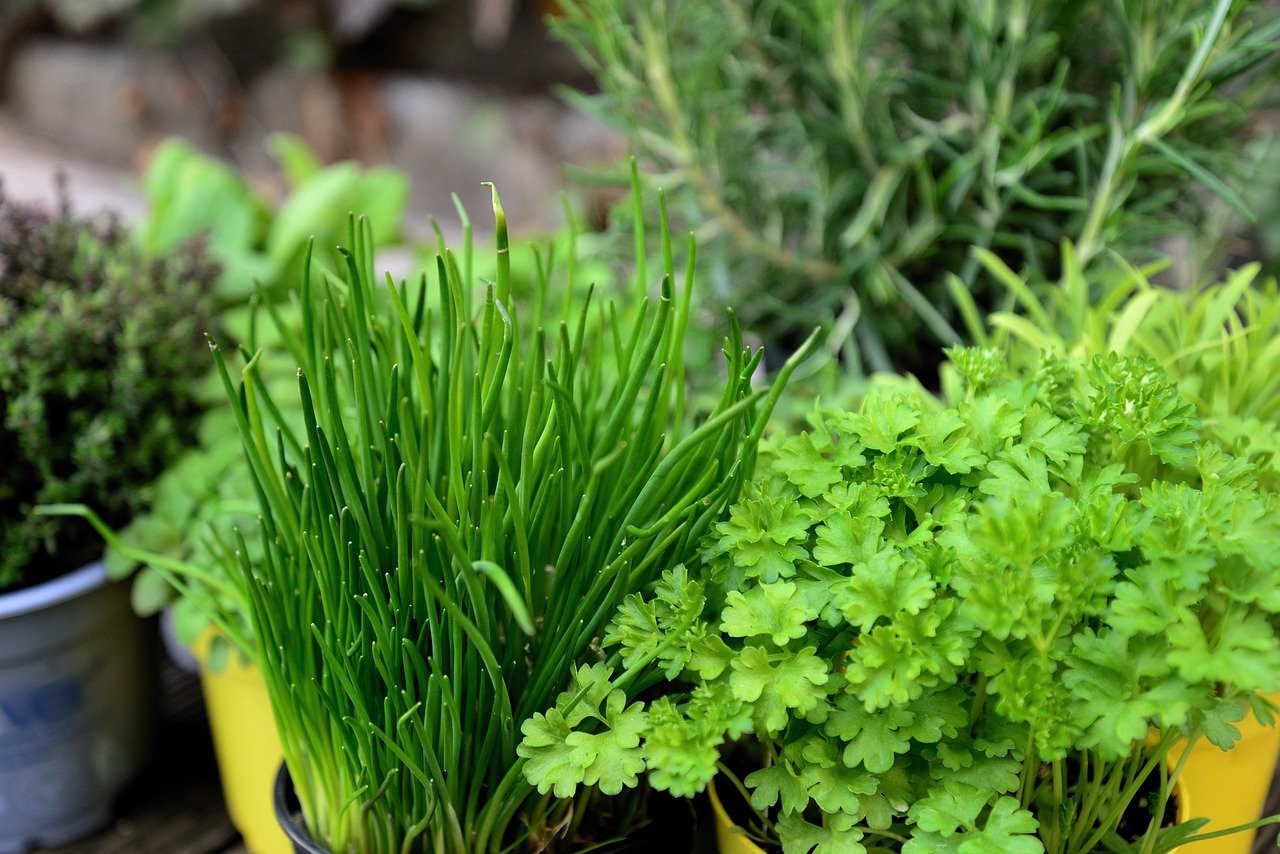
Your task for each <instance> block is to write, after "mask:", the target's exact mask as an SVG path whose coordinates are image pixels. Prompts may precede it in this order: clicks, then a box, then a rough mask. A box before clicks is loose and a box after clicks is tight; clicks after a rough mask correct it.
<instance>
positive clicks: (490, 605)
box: [214, 192, 812, 854]
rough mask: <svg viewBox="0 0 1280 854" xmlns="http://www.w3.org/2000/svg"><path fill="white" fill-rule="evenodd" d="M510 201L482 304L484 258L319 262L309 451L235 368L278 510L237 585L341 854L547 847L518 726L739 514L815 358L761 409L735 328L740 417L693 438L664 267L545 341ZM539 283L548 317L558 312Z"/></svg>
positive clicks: (252, 442)
mask: <svg viewBox="0 0 1280 854" xmlns="http://www.w3.org/2000/svg"><path fill="white" fill-rule="evenodd" d="M493 204H494V214H495V217H496V221H497V247H496V249H497V252H498V264H497V267H496V269H497V276H496V281H495V282H492V283H488V284H486V286H484V287H483V288H481V289H474V290H473V288H472V287H471V282H469V281H467V278H468V276H467V275H465V274H463V273H462V272H460V269H468V268H469V267H470V264H469V259H470V247H469V246H468V247H467V249H466V252H465V254H464V255H463V263H462V267H461V268H460V265H459V260H458V258H457V257H456V256H455V255H454V254H453V253H452V252H450V251H448V250H443V251H442V252H441V253H440V254H439V256H438V257H437V259H436V270H435V275H434V277H433V280H432V281H431V282H428V279H427V278H426V277H424V278H423V280H422V282H421V284H420V286H418V287H413V286H409V285H406V284H403V283H401V284H399V285H397V284H395V283H393V282H392V281H391V280H390V278H389V277H388V278H387V279H386V280H385V281H382V282H380V281H379V280H378V279H377V278H376V277H375V275H374V267H373V263H374V261H373V257H372V251H371V245H372V243H371V238H370V231H369V227H368V225H367V223H365V222H363V221H361V222H358V223H353V226H352V229H351V248H350V249H349V250H342V257H343V258H344V260H345V269H344V270H342V271H341V272H340V273H339V274H338V275H330V274H324V275H321V274H319V273H313V272H312V270H313V268H312V265H311V264H310V263H309V262H308V264H307V265H306V273H304V276H303V280H302V286H301V292H300V294H299V302H300V305H301V311H302V329H301V334H297V333H293V332H290V330H289V329H287V328H284V327H283V325H282V327H281V333H282V335H284V336H285V337H286V340H287V341H288V344H289V347H290V350H291V352H292V353H293V355H294V357H295V358H296V361H297V365H298V384H297V393H298V396H299V402H300V403H301V408H302V412H303V415H304V419H303V421H304V424H305V428H304V429H303V431H302V432H301V433H293V432H290V431H289V430H288V429H287V428H282V427H277V428H276V429H272V427H271V426H270V425H280V424H282V423H283V422H282V421H281V420H280V419H276V418H273V417H272V416H271V413H272V412H274V411H276V410H278V408H279V405H278V402H276V401H273V400H272V399H271V395H270V394H269V392H268V378H267V377H265V376H263V371H262V370H261V369H260V368H259V365H258V363H257V361H256V360H255V359H253V358H250V359H249V360H248V362H247V364H246V366H245V368H244V371H243V374H242V376H241V378H240V380H239V381H238V382H237V381H236V380H235V379H233V377H232V375H231V372H230V371H229V370H228V368H227V365H226V362H225V360H224V358H223V356H222V354H221V353H220V352H218V351H217V348H216V347H215V348H214V350H215V357H216V360H217V364H218V367H219V370H220V372H221V375H222V379H223V382H224V384H225V386H226V390H227V393H228V395H229V397H230V399H231V400H232V402H233V404H234V409H235V413H236V419H237V423H238V425H239V431H240V435H241V438H242V440H243V444H244V450H245V452H246V455H247V458H248V461H249V465H250V467H251V468H252V471H253V477H254V481H255V484H256V489H257V492H258V496H259V499H260V503H261V507H262V517H261V520H260V526H261V533H262V540H263V542H264V544H265V549H264V556H263V559H262V560H261V562H259V563H250V562H249V560H248V559H247V558H246V557H244V556H243V555H242V556H241V558H240V561H239V572H238V574H237V577H236V579H235V585H236V586H237V587H238V588H241V593H242V595H243V599H244V601H245V603H246V608H247V611H248V615H249V624H250V627H251V630H252V633H253V636H254V638H255V646H256V652H257V654H258V656H259V663H260V665H261V666H262V669H263V673H264V676H265V677H266V682H267V688H268V693H269V694H270V697H271V703H272V707H273V709H274V712H275V716H276V722H277V725H278V728H279V731H280V735H281V740H282V742H283V745H284V753H285V759H286V763H287V765H288V767H289V771H290V774H291V776H292V779H293V784H294V787H295V789H296V792H297V795H298V799H299V801H300V803H301V807H302V812H303V816H304V819H305V823H306V826H307V828H308V829H309V831H310V832H311V834H312V835H313V836H314V838H315V839H316V840H317V841H318V842H320V843H321V844H323V845H325V846H327V847H328V848H330V849H331V850H332V851H334V852H410V851H432V852H458V854H462V852H468V854H472V853H473V852H499V851H510V850H521V849H522V848H527V847H532V846H533V845H534V841H535V840H536V843H537V844H538V845H547V844H548V843H549V842H550V843H551V844H554V841H555V840H554V837H555V836H556V831H555V828H557V827H560V826H561V825H562V824H563V825H567V824H568V822H564V821H563V819H564V818H565V817H566V816H567V815H569V812H570V809H571V808H572V804H571V803H570V802H563V803H561V802H552V803H550V804H548V803H547V802H546V799H545V798H539V797H538V796H537V794H536V792H535V791H534V790H533V789H532V787H531V786H530V785H529V784H528V783H527V782H526V781H525V778H524V775H523V773H522V771H521V767H522V760H520V759H519V758H518V757H517V755H516V745H517V744H518V743H519V741H520V725H521V723H522V722H523V721H525V720H526V719H528V718H530V717H531V716H532V715H533V714H534V713H536V712H540V711H543V710H545V709H548V708H550V707H551V706H553V705H554V703H555V700H556V697H557V695H558V694H559V693H560V692H562V691H564V690H566V688H567V687H568V686H569V685H570V684H571V676H572V673H573V671H574V668H575V665H578V664H580V663H584V662H587V663H590V662H596V661H600V660H601V655H600V653H599V652H598V646H597V645H596V643H595V642H596V640H597V638H598V636H599V634H600V631H601V629H602V626H603V624H604V623H605V622H607V620H608V619H609V617H610V616H611V615H612V614H613V613H614V612H615V611H616V609H617V607H618V605H619V603H620V602H621V600H622V598H623V597H624V596H625V595H626V594H628V593H631V592H634V591H637V590H640V589H641V588H643V587H644V586H645V585H647V584H648V583H650V582H651V581H653V580H654V579H655V578H656V577H657V576H658V575H659V574H660V573H661V572H662V571H663V570H665V569H669V568H670V567H672V566H673V565H675V564H677V563H679V562H680V561H682V560H685V559H686V558H687V557H689V556H691V555H692V554H693V552H694V549H695V547H696V545H697V543H698V541H699V539H700V538H701V537H702V536H703V535H704V534H705V533H706V532H707V531H708V529H709V528H710V526H711V525H712V524H713V523H715V522H716V521H717V520H718V519H720V518H721V517H722V516H723V514H724V512H725V510H726V508H727V507H728V506H729V505H730V504H731V503H732V502H733V501H734V500H735V499H736V497H737V496H738V494H739V491H740V488H741V486H742V484H743V482H744V481H745V480H746V479H747V478H749V477H750V476H751V473H752V468H753V466H754V463H755V458H756V448H757V444H758V441H759V439H760V436H761V433H762V431H763V429H764V424H765V422H766V420H767V418H768V416H769V413H770V411H771V410H772V408H773V406H774V403H775V401H776V400H777V398H778V395H779V394H780V392H781V389H782V386H783V385H784V384H785V382H786V379H787V377H788V376H789V375H790V373H791V371H792V369H793V368H794V366H795V364H797V363H798V361H799V360H800V359H802V358H803V357H804V355H805V354H806V353H807V352H808V350H809V349H811V347H809V346H806V347H805V348H803V349H802V351H801V352H800V353H798V354H797V357H796V358H794V359H793V360H792V361H791V362H790V363H788V365H787V367H786V368H785V369H784V370H783V371H782V373H781V374H780V376H779V378H778V381H777V382H776V383H775V384H774V386H773V388H772V389H771V390H757V389H754V388H753V386H752V382H751V377H752V374H753V372H754V371H755V369H756V367H757V366H758V365H759V363H760V359H761V355H762V354H761V353H760V352H758V351H757V352H752V351H751V350H750V349H748V348H744V346H743V344H742V341H741V337H740V334H739V330H738V327H737V324H736V322H734V321H733V320H732V316H731V317H730V327H731V333H730V337H729V339H728V340H727V341H726V346H725V351H724V355H725V358H726V379H725V381H724V389H723V393H722V395H721V396H720V399H719V402H718V403H717V404H716V405H715V407H714V408H713V409H712V411H711V412H710V413H709V414H707V415H706V416H705V418H704V419H703V420H702V421H701V423H700V424H698V425H697V426H696V427H694V426H692V425H690V426H689V427H685V426H684V425H683V424H682V423H680V422H682V421H683V420H684V419H683V418H681V417H678V416H677V415H676V412H677V410H678V409H679V408H680V407H681V406H682V401H683V397H682V395H683V388H684V385H685V377H684V375H683V374H684V368H683V367H682V366H683V365H684V361H683V359H682V348H683V343H684V342H683V341H682V335H683V330H684V329H685V328H686V326H687V316H686V315H687V313H688V311H689V306H690V301H689V300H688V299H686V298H682V294H681V295H678V294H677V291H678V290H679V289H678V288H677V287H676V284H675V281H674V280H675V273H674V270H673V267H672V264H671V261H670V258H671V253H670V252H669V251H668V252H664V258H666V259H667V262H666V264H665V270H664V271H663V272H664V275H663V277H662V280H661V288H660V291H659V292H658V293H657V294H656V295H655V296H654V298H644V299H639V300H638V302H637V304H636V305H634V306H627V307H623V308H618V307H615V306H614V305H612V304H609V305H593V304H592V303H593V300H591V299H590V298H587V299H586V300H584V301H582V304H581V305H578V306H576V307H575V308H576V310H575V311H574V312H573V313H572V314H568V313H566V314H565V315H564V317H566V318H567V320H562V319H559V317H558V318H557V319H556V320H555V321H554V322H549V324H548V325H546V326H544V325H543V320H544V318H543V317H541V316H540V309H539V308H535V309H534V310H532V311H531V314H530V316H529V317H527V318H526V317H523V316H520V311H519V307H518V306H517V305H515V304H514V302H513V301H512V300H511V299H510V281H509V278H510V277H509V263H508V262H507V259H506V257H505V256H506V253H507V252H508V251H509V249H508V246H509V244H508V239H507V233H506V227H505V219H504V217H503V214H502V208H501V204H500V202H499V200H498V196H497V193H496V192H495V193H494V195H493ZM662 238H663V241H664V243H666V244H667V245H669V243H670V235H669V234H667V233H665V230H664V234H663V235H662ZM641 245H643V244H641ZM539 278H540V284H539V293H538V294H537V295H536V296H537V298H536V299H534V300H532V301H530V302H531V304H532V305H534V306H536V307H540V306H543V305H546V304H548V303H550V302H552V300H549V299H547V298H546V297H547V289H548V288H549V276H547V275H545V274H542V275H540V277H539ZM571 278H572V276H570V279H571ZM641 283H642V284H643V281H642V282H641ZM567 284H568V290H567V291H566V293H567V294H569V295H572V294H574V293H575V290H574V283H573V282H572V281H569V282H568V283H567ZM692 284H693V283H692V280H691V276H690V275H686V276H685V277H684V281H683V282H682V283H681V284H680V289H683V292H684V293H687V290H688V289H689V288H690V287H692ZM566 298H568V297H566ZM810 344H812V340H811V342H810Z"/></svg>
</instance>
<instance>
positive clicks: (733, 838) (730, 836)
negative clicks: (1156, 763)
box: [707, 760, 1247, 854]
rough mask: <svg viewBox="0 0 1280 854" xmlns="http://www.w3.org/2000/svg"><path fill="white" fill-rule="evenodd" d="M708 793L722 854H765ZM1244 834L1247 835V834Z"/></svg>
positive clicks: (1184, 799) (1182, 851) (1186, 806)
mask: <svg viewBox="0 0 1280 854" xmlns="http://www.w3.org/2000/svg"><path fill="white" fill-rule="evenodd" d="M1188 761H1190V760H1188ZM1188 788H1189V787H1188V786H1186V785H1185V783H1184V782H1183V781H1182V780H1181V779H1180V780H1179V781H1178V783H1177V784H1176V785H1175V787H1174V791H1175V792H1177V798H1178V821H1179V822H1183V821H1186V820H1187V819H1189V818H1190V817H1191V801H1192V798H1193V797H1194V796H1193V795H1192V794H1191V792H1190V791H1188ZM707 794H708V795H709V796H710V797H711V810H712V812H714V813H715V822H716V844H717V845H718V846H719V847H720V854H765V851H764V849H763V848H761V847H760V846H759V845H756V844H755V843H754V842H752V841H751V840H750V839H748V838H747V837H746V836H743V835H742V833H740V832H738V831H737V830H735V829H734V823H733V819H731V818H729V813H727V812H725V808H724V804H722V803H720V797H719V796H718V795H717V794H716V785H715V783H711V784H710V785H709V786H707ZM1244 835H1246V836H1247V834H1244ZM1213 841H1216V840H1213ZM1210 844H1212V842H1202V843H1200V845H1196V846H1179V847H1177V848H1175V849H1173V851H1171V852H1169V854H1186V852H1187V850H1188V848H1194V849H1195V854H1209V852H1210V851H1211V850H1212V849H1210V848H1207V847H1205V848H1202V847H1201V846H1202V845H1203V846H1208V845H1210Z"/></svg>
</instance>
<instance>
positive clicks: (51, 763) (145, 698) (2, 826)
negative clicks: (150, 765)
mask: <svg viewBox="0 0 1280 854" xmlns="http://www.w3.org/2000/svg"><path fill="white" fill-rule="evenodd" d="M151 664H152V655H151V652H150V649H149V645H148V642H147V637H146V633H145V626H144V624H143V623H142V621H141V620H139V619H138V617H137V616H135V615H134V613H133V610H132V609H131V608H130V606H129V591H128V586H127V584H125V583H121V582H114V583H113V582H111V581H109V580H108V578H107V574H106V571H105V569H104V568H103V566H102V564H101V563H94V564H90V565H89V566H86V567H84V568H83V569H80V570H77V571H76V572H72V573H70V574H68V575H64V576H62V577H60V578H56V579H54V580H53V581H49V582H46V583H44V584H40V585H37V586H35V587H29V588H26V589H23V590H19V591H16V592H13V593H7V594H3V595H0V854H20V852H24V851H27V850H29V849H30V848H33V847H35V846H37V845H43V846H55V845H61V844H64V843H67V842H70V841H72V840H74V839H77V838H80V837H82V836H85V835H87V834H89V833H92V832H93V831H94V830H96V829H98V828H99V827H101V826H103V825H104V824H106V823H107V822H108V821H109V820H110V818H111V809H112V804H113V801H114V800H115V798H116V796H117V795H119V794H120V791H121V790H122V789H123V788H124V787H125V785H126V784H127V783H128V782H129V781H130V779H132V778H133V776H134V775H135V774H136V773H137V771H138V770H139V769H140V768H141V767H142V765H143V763H144V762H145V761H146V759H147V755H148V753H149V750H150V746H151V740H152V734H153V731H154V702H153V699H154V691H153V686H154V680H153V679H152V667H151Z"/></svg>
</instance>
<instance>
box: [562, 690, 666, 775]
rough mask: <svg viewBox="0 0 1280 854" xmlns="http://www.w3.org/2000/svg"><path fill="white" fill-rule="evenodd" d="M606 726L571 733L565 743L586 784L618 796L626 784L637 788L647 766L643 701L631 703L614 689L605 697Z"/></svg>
mask: <svg viewBox="0 0 1280 854" xmlns="http://www.w3.org/2000/svg"><path fill="white" fill-rule="evenodd" d="M604 725H605V729H604V730H603V731H602V732H598V733H587V732H571V733H569V734H568V735H567V736H565V738H564V743H565V746H566V747H568V749H569V762H570V763H571V764H572V765H573V766H574V767H581V768H582V783H583V784H584V785H587V786H595V787H596V788H598V789H599V790H600V791H601V792H603V793H604V794H606V795H616V794H618V793H619V792H621V791H622V790H623V788H624V787H625V788H632V787H634V786H635V785H636V783H637V782H638V778H637V776H636V775H638V774H639V773H640V772H641V771H643V770H644V768H645V760H644V752H643V751H642V750H641V749H640V734H641V733H642V732H643V731H644V730H645V726H646V715H645V712H644V709H643V708H642V707H641V705H640V704H639V703H634V704H632V705H630V706H628V705H627V698H626V695H625V694H624V693H623V692H622V691H618V690H614V691H610V692H609V696H608V698H607V699H606V700H605V711H604ZM557 797H562V796H561V795H559V794H557Z"/></svg>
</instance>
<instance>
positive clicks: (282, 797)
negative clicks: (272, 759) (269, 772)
mask: <svg viewBox="0 0 1280 854" xmlns="http://www.w3.org/2000/svg"><path fill="white" fill-rule="evenodd" d="M292 795H293V778H292V777H290V776H289V765H288V764H287V763H285V762H281V763H280V770H279V771H277V772H276V784H275V786H273V787H272V797H271V805H272V806H273V807H274V808H275V813H276V821H278V822H279V823H280V829H281V830H283V831H284V835H285V836H287V837H289V841H290V842H291V843H292V844H293V849H294V851H295V852H296V854H329V851H328V849H326V848H323V847H321V845H320V844H319V843H318V842H316V841H315V840H314V839H312V838H311V836H310V834H308V833H307V829H306V828H305V827H303V826H302V825H301V824H300V823H299V822H298V821H297V820H296V819H294V817H293V811H292V810H290V809H289V799H290V798H291V796H292Z"/></svg>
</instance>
